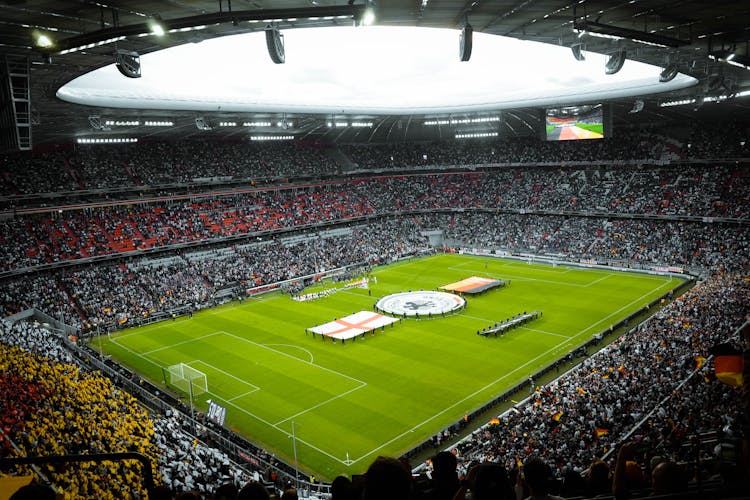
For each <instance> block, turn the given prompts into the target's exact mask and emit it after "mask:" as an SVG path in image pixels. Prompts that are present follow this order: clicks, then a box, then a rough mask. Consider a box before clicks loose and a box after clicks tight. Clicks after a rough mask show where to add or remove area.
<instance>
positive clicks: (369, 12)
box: [362, 6, 375, 26]
mask: <svg viewBox="0 0 750 500" xmlns="http://www.w3.org/2000/svg"><path fill="white" fill-rule="evenodd" d="M362 24H363V25H365V26H370V25H371V24H375V10H373V8H372V6H368V7H367V8H366V9H365V11H364V13H362Z"/></svg>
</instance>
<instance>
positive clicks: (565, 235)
mask: <svg viewBox="0 0 750 500" xmlns="http://www.w3.org/2000/svg"><path fill="white" fill-rule="evenodd" d="M418 220H420V224H421V225H422V226H423V227H424V228H426V229H441V230H443V231H444V234H445V237H446V240H447V242H448V244H449V245H450V246H455V247H468V248H485V249H486V248H491V249H498V250H507V251H511V252H515V253H543V254H551V255H559V256H560V257H562V258H572V259H585V260H596V261H620V262H621V263H622V264H623V265H625V266H631V265H648V264H658V265H662V266H679V267H683V268H691V269H721V268H729V269H735V270H737V269H746V268H747V267H748V265H750V236H748V231H747V228H746V227H744V226H740V225H733V224H720V223H712V224H706V223H702V222H677V221H668V220H667V221H665V220H656V219H612V218H591V217H572V216H561V215H548V216H534V215H519V214H486V213H481V214H467V213H458V214H446V215H431V216H424V215H423V216H420V217H419V219H418Z"/></svg>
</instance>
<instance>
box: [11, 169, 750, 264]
mask: <svg viewBox="0 0 750 500" xmlns="http://www.w3.org/2000/svg"><path fill="white" fill-rule="evenodd" d="M748 203H750V173H749V172H748V170H747V169H746V168H743V167H739V166H735V165H713V166H711V168H710V169H706V168H704V167H702V166H691V167H680V168H675V167H631V168H624V167H608V168H595V169H585V168H513V169H502V170H496V171H489V172H474V173H461V174H431V175H413V176H390V177H372V178H365V179H356V180H349V181H341V182H336V183H332V184H327V185H321V186H317V187H305V188H294V187H290V188H288V189H284V190H266V191H263V190H261V191H255V190H251V191H247V192H244V193H234V194H230V195H223V196H221V195H214V196H211V195H210V194H207V195H205V196H204V197H200V198H193V199H189V198H185V199H175V200H170V201H161V202H151V203H140V204H128V205H117V204H115V205H106V206H101V207H98V208H85V207H84V208H83V209H81V210H64V211H56V210H51V211H49V212H46V213H42V214H36V215H17V216H16V217H14V218H10V219H7V220H4V221H2V222H0V241H2V243H3V247H2V252H1V253H0V256H1V257H2V267H1V269H2V270H4V271H9V270H13V269H18V268H23V267H29V266H36V265H40V264H48V263H54V262H57V261H60V260H75V259H82V258H86V257H93V256H100V255H111V254H118V253H123V252H130V251H134V250H143V249H151V248H156V247H163V246H166V245H173V244H179V243H201V242H205V241H207V240H213V239H220V238H230V237H237V236H243V235H251V234H254V233H258V232H262V231H274V230H279V229H290V228H299V227H304V226H308V225H311V224H321V223H332V222H337V221H345V220H349V219H353V218H357V217H363V216H369V215H385V214H393V213H404V212H414V211H420V210H421V211H424V210H429V211H434V210H463V209H472V208H474V209H486V210H505V211H515V212H519V211H522V210H523V211H526V212H529V211H551V212H557V213H559V212H567V213H576V214H591V213H597V214H600V215H601V214H611V215H652V216H664V217H667V218H669V217H681V216H690V217H696V218H697V217H700V218H704V217H711V218H733V219H746V218H747V217H748V214H750V210H749V207H748ZM623 224H625V225H627V223H623Z"/></svg>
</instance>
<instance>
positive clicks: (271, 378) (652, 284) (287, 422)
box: [97, 254, 682, 480]
mask: <svg viewBox="0 0 750 500" xmlns="http://www.w3.org/2000/svg"><path fill="white" fill-rule="evenodd" d="M371 276H372V277H374V278H376V282H375V280H371V281H370V283H369V290H368V289H364V288H349V289H341V290H339V291H337V292H336V293H332V294H330V295H328V296H326V297H323V298H319V299H315V300H310V301H306V302H298V301H294V300H292V299H291V298H290V297H289V296H288V295H285V294H281V293H271V294H267V295H261V296H257V297H255V298H252V299H247V300H245V301H244V302H241V303H240V302H232V303H230V304H226V305H224V306H220V307H217V308H215V309H210V310H205V311H201V312H198V313H196V314H195V315H194V316H193V317H192V318H188V317H182V318H177V319H176V320H174V321H166V322H161V323H157V324H153V325H148V326H143V327H139V328H133V329H129V330H123V331H121V332H118V333H113V334H112V335H111V337H110V338H109V339H106V338H105V339H102V345H103V348H104V350H105V351H106V352H107V353H109V354H111V355H113V357H114V358H115V359H117V360H118V361H120V362H121V363H123V364H125V365H126V366H129V367H131V368H132V369H134V370H136V371H137V372H139V373H141V374H142V375H143V376H145V377H147V378H149V379H151V380H153V381H154V382H157V383H161V382H162V380H163V377H164V372H163V368H166V367H168V366H171V365H175V364H178V363H186V364H188V365H189V366H191V367H193V368H196V369H198V370H200V371H202V372H203V373H205V374H206V377H207V384H208V393H204V394H201V395H200V396H197V397H196V398H195V403H196V406H197V407H198V408H199V409H202V410H205V409H206V401H207V400H208V399H212V400H214V401H216V402H218V403H219V404H222V405H223V406H225V407H226V408H227V423H226V425H228V426H229V427H231V428H232V429H234V430H236V431H237V432H239V433H241V434H243V435H245V436H247V437H248V439H250V440H251V441H253V442H255V443H257V444H258V445H260V446H262V447H264V448H266V449H268V450H269V451H271V452H272V453H273V454H274V455H276V456H277V457H280V458H282V459H284V460H285V461H287V462H288V463H293V462H294V458H293V457H294V455H293V446H294V444H295V442H296V450H297V458H298V463H299V466H300V469H301V470H302V471H304V472H306V473H308V474H310V473H311V474H314V475H315V476H316V477H318V478H320V479H327V480H330V479H333V478H334V477H335V476H336V475H338V474H357V473H362V472H363V471H364V470H366V468H367V467H368V466H369V464H370V463H371V462H372V461H373V460H374V459H375V458H376V457H377V456H378V455H390V456H399V455H401V454H403V453H404V452H406V451H407V450H409V449H411V448H413V447H414V446H416V445H417V444H419V443H421V442H422V441H424V440H425V439H428V438H429V437H430V436H432V435H434V434H435V433H437V432H439V431H441V430H442V429H444V428H446V427H448V426H450V425H452V424H454V423H456V422H458V421H459V420H461V418H462V416H463V415H465V414H468V413H470V412H472V411H474V410H476V409H478V408H480V407H481V406H483V405H484V404H485V403H487V402H488V401H490V400H491V399H493V398H494V397H496V396H497V395H499V394H501V393H503V392H504V391H506V390H507V389H509V388H510V387H512V386H514V385H515V384H517V383H519V382H521V381H524V380H526V379H528V377H529V375H531V374H533V373H535V372H536V371H537V370H538V369H540V368H542V367H544V366H547V365H548V364H550V363H551V362H553V361H554V360H556V359H558V358H560V357H562V356H564V355H565V354H567V353H568V352H570V351H571V350H573V349H575V348H576V347H577V346H580V345H581V344H583V343H584V342H586V341H588V340H589V339H590V338H591V337H592V336H593V335H594V334H597V333H599V332H602V331H604V330H607V329H608V328H609V327H610V326H611V325H613V324H615V323H617V322H618V321H619V320H621V319H623V318H625V317H626V316H628V315H629V314H631V313H633V312H635V311H637V310H638V309H640V308H641V307H643V306H644V305H646V304H647V303H648V302H650V301H651V300H654V299H656V298H658V297H660V296H662V295H663V294H665V293H666V292H668V291H669V290H670V289H674V288H677V287H678V286H679V285H680V284H681V283H682V280H680V279H678V278H670V277H666V276H654V275H645V274H635V273H624V272H616V271H610V270H598V269H597V270H594V269H580V268H575V267H567V266H556V267H553V266H551V265H546V264H529V263H526V262H521V261H515V260H503V259H496V258H490V257H472V256H463V255H442V254H441V255H434V256H430V257H426V258H421V259H413V260H407V261H401V262H398V263H395V264H390V265H387V266H383V267H378V268H376V269H374V270H373V271H372V273H371ZM470 276H480V277H489V278H496V279H502V280H506V281H508V280H510V283H509V285H508V286H506V287H503V288H496V289H493V290H490V291H488V292H485V293H483V294H481V295H479V296H476V297H472V296H468V297H467V305H466V308H465V309H463V310H461V311H459V312H457V313H455V314H453V315H448V316H446V317H433V318H409V319H404V320H403V321H401V322H398V323H395V324H394V325H393V326H386V327H385V329H384V331H381V329H378V330H377V332H375V333H374V334H373V333H368V334H366V337H365V338H364V339H362V338H360V339H358V340H356V341H351V340H349V341H346V343H342V342H341V341H337V342H336V343H334V342H332V341H331V339H326V340H325V341H323V340H322V338H321V336H320V335H316V336H315V337H313V336H312V335H311V334H308V333H306V332H305V329H306V328H310V327H312V326H314V325H320V324H323V323H326V322H329V321H332V320H333V319H334V318H342V317H344V316H347V315H349V314H352V313H354V312H358V311H363V310H364V311H372V309H373V305H374V304H375V302H376V301H377V299H378V298H380V297H383V296H385V295H389V294H392V293H397V292H404V291H409V290H420V289H424V290H434V289H435V288H436V287H440V286H443V285H446V284H448V283H452V282H456V281H459V280H462V279H464V278H467V277H470ZM342 286H343V283H323V284H319V285H316V287H315V288H314V290H321V289H324V288H339V289H340V288H342ZM534 310H536V311H542V312H543V316H542V317H541V318H539V319H536V320H533V321H530V322H528V323H526V324H524V325H522V326H520V327H517V328H515V329H513V330H510V331H509V332H507V333H505V334H504V335H503V336H497V337H493V336H489V337H483V336H481V335H477V331H478V330H481V329H483V328H486V327H488V326H490V325H491V324H494V323H496V322H502V321H503V320H505V319H506V318H508V317H512V316H514V315H516V314H518V313H521V312H524V311H534ZM97 347H98V346H97ZM293 427H294V438H295V439H294V440H293V439H292V430H293Z"/></svg>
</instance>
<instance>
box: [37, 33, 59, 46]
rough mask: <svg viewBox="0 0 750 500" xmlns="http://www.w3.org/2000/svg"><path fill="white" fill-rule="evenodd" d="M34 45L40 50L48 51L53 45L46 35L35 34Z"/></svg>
mask: <svg viewBox="0 0 750 500" xmlns="http://www.w3.org/2000/svg"><path fill="white" fill-rule="evenodd" d="M34 45H36V46H37V47H39V48H40V49H49V48H50V47H52V46H53V45H55V43H54V42H53V41H52V38H50V37H49V35H47V34H46V33H36V34H35V35H34Z"/></svg>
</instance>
